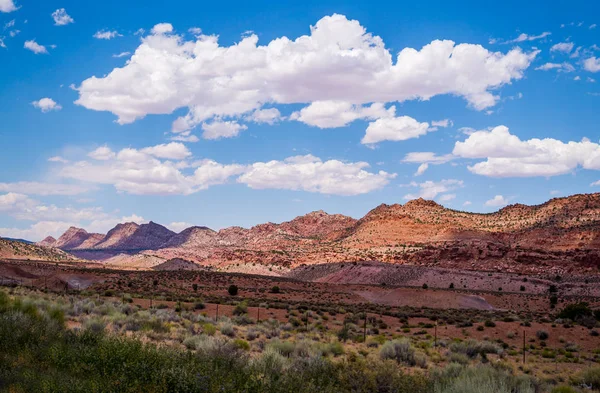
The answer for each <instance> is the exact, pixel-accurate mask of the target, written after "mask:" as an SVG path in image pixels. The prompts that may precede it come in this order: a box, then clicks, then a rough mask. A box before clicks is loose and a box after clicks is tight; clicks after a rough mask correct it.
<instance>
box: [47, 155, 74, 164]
mask: <svg viewBox="0 0 600 393" xmlns="http://www.w3.org/2000/svg"><path fill="white" fill-rule="evenodd" d="M48 161H49V162H60V163H62V164H66V163H68V162H69V160H67V159H65V158H62V157H61V156H53V157H50V158H48Z"/></svg>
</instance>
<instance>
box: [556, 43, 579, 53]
mask: <svg viewBox="0 0 600 393" xmlns="http://www.w3.org/2000/svg"><path fill="white" fill-rule="evenodd" d="M574 46H575V44H573V43H572V42H559V43H558V44H554V45H552V47H551V48H550V52H562V53H571V51H572V50H573V47H574Z"/></svg>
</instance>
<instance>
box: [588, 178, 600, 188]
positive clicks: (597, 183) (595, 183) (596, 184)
mask: <svg viewBox="0 0 600 393" xmlns="http://www.w3.org/2000/svg"><path fill="white" fill-rule="evenodd" d="M590 186H592V187H595V186H600V180H598V181H595V182H593V183H592V184H590Z"/></svg>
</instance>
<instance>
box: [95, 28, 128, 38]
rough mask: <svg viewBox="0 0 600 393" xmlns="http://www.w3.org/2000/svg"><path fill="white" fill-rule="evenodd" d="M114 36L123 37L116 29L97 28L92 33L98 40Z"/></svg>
mask: <svg viewBox="0 0 600 393" xmlns="http://www.w3.org/2000/svg"><path fill="white" fill-rule="evenodd" d="M116 37H123V35H122V34H119V32H118V31H116V30H113V31H109V30H99V31H97V32H96V33H95V34H94V38H97V39H99V40H111V39H113V38H116Z"/></svg>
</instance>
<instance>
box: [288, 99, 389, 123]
mask: <svg viewBox="0 0 600 393" xmlns="http://www.w3.org/2000/svg"><path fill="white" fill-rule="evenodd" d="M395 113H396V107H395V106H392V107H390V108H389V109H385V105H384V104H382V103H373V104H371V105H370V106H362V105H355V104H352V103H350V102H345V101H315V102H313V103H311V104H310V105H309V106H307V107H305V108H302V109H301V110H300V111H298V112H294V113H292V115H291V116H290V119H291V120H297V121H301V122H303V123H305V124H308V125H311V126H316V127H319V128H336V127H344V126H346V125H348V124H350V123H352V122H353V121H355V120H358V119H366V120H376V119H379V118H383V117H394V114H395Z"/></svg>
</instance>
